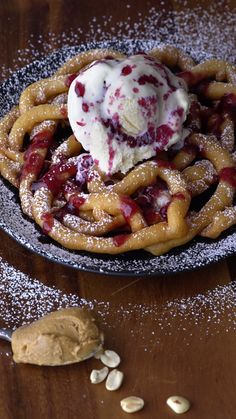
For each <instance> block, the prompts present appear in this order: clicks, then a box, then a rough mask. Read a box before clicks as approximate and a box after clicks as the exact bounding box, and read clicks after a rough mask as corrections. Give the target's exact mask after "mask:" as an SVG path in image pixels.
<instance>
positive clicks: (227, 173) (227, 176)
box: [219, 167, 236, 189]
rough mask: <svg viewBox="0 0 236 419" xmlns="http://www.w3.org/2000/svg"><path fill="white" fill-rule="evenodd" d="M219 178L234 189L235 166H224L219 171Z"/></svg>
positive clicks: (235, 179) (235, 178) (235, 184)
mask: <svg viewBox="0 0 236 419" xmlns="http://www.w3.org/2000/svg"><path fill="white" fill-rule="evenodd" d="M219 177H220V180H223V181H224V182H227V183H228V184H229V185H231V186H233V188H235V189H236V167H224V168H223V169H221V171H220V173H219Z"/></svg>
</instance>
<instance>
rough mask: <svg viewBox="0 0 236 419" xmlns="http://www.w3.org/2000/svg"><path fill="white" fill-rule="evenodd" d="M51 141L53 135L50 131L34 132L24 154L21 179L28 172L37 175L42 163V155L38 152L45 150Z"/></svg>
mask: <svg viewBox="0 0 236 419" xmlns="http://www.w3.org/2000/svg"><path fill="white" fill-rule="evenodd" d="M52 141H53V136H52V133H51V132H50V131H43V132H40V133H38V134H36V135H35V136H34V137H33V138H32V140H31V143H30V145H29V147H28V149H27V151H26V152H25V154H24V165H23V168H22V171H21V179H22V180H23V179H25V178H26V177H27V176H28V174H29V173H33V174H34V175H35V177H37V176H38V175H39V174H40V172H41V170H42V168H43V164H44V157H43V156H42V155H41V153H39V150H42V149H45V150H47V149H48V148H49V147H50V145H51V143H52Z"/></svg>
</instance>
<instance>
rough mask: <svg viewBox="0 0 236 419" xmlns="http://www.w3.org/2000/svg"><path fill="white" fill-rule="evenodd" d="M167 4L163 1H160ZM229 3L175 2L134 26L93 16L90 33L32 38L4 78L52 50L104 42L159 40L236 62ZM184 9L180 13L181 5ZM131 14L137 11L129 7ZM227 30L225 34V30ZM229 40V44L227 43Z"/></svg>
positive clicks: (193, 52)
mask: <svg viewBox="0 0 236 419" xmlns="http://www.w3.org/2000/svg"><path fill="white" fill-rule="evenodd" d="M160 3H163V2H160ZM225 3H226V2H225V1H218V2H212V4H210V5H209V6H208V7H207V8H205V9H203V8H202V7H201V6H200V5H199V6H195V7H193V6H192V7H191V9H190V8H189V6H188V2H182V1H180V0H175V1H174V5H175V8H176V10H174V11H168V10H165V5H164V3H163V4H162V11H160V10H158V11H157V10H156V8H155V7H151V8H150V10H149V13H148V14H147V16H143V15H142V14H141V13H138V15H137V18H136V21H134V22H133V19H132V22H133V23H131V17H129V16H128V18H127V19H126V21H116V22H115V23H114V19H113V16H105V15H104V16H103V17H102V18H101V19H99V21H98V19H97V18H96V17H91V21H90V22H89V24H88V26H87V30H86V31H83V29H82V28H81V27H79V26H78V27H77V30H76V31H75V30H74V29H70V28H68V30H67V31H64V32H62V33H60V35H57V34H55V33H53V32H50V33H49V34H48V40H45V37H43V36H42V35H40V34H39V35H37V37H36V36H34V35H33V34H32V35H31V36H30V37H29V40H28V45H27V47H26V48H25V49H20V50H18V51H17V54H16V58H15V59H14V61H13V64H12V67H11V69H9V68H7V67H6V66H5V65H4V63H3V65H2V74H1V78H2V79H4V78H6V77H8V76H9V74H11V72H12V71H14V70H16V69H18V68H20V67H22V66H24V65H26V64H28V63H29V62H31V61H32V59H34V60H37V59H42V58H43V57H45V55H48V54H49V53H51V52H52V51H55V50H56V49H58V48H61V47H63V46H64V47H68V46H73V45H81V43H82V42H83V43H85V44H86V43H91V40H93V41H94V42H95V43H97V42H102V44H103V47H106V41H108V42H116V41H117V40H122V41H124V40H125V41H128V42H130V40H131V39H135V38H137V34H139V39H145V40H147V39H150V40H155V41H156V43H157V44H160V43H170V44H173V45H175V46H176V47H180V48H182V49H185V50H186V51H188V52H189V53H190V54H191V55H192V56H193V57H194V58H196V59H197V60H201V59H202V58H206V55H211V56H212V55H213V56H215V57H218V58H222V59H228V60H230V61H232V62H234V61H235V36H233V34H234V33H235V32H234V29H235V23H236V16H235V13H233V12H232V11H231V10H230V8H229V6H228V5H227V4H225ZM179 5H180V9H181V10H178V6H179ZM126 7H127V8H128V10H130V14H133V10H132V8H131V7H130V5H129V4H127V5H126ZM222 28H224V31H222ZM226 39H227V42H226V41H225V40H226Z"/></svg>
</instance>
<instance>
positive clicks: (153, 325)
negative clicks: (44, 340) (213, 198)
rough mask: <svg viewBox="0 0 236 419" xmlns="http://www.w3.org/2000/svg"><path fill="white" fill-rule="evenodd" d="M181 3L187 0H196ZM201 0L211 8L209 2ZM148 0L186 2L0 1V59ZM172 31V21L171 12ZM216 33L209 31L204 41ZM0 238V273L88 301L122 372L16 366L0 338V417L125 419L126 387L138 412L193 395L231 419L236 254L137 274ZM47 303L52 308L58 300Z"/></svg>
mask: <svg viewBox="0 0 236 419" xmlns="http://www.w3.org/2000/svg"><path fill="white" fill-rule="evenodd" d="M185 3H186V2H185ZM187 3H188V6H189V7H192V6H194V4H195V2H190V1H189V2H187ZM200 3H201V5H202V6H203V7H209V5H210V3H211V2H208V4H207V5H206V3H205V2H200ZM221 3H222V4H227V6H228V7H231V8H232V10H233V8H234V6H235V2H234V1H232V2H221ZM127 4H128V5H129V6H130V7H127ZM152 6H155V7H156V8H157V9H158V8H159V9H160V11H161V12H162V13H164V12H163V9H164V10H182V9H181V8H183V4H182V2H177V1H173V2H167V1H164V2H156V1H155V0H153V1H146V2H144V1H143V0H136V1H134V0H133V1H131V0H130V1H129V2H128V3H127V2H126V1H124V0H122V1H120V2H117V1H113V0H109V1H108V0H100V1H99V2H96V1H95V0H87V1H85V0H80V1H76V0H71V1H65V0H51V1H45V0H11V1H8V2H6V1H1V2H0V28H1V31H0V60H1V63H2V65H4V67H10V68H13V65H14V60H15V58H16V56H17V54H18V49H23V48H25V47H26V46H27V45H28V40H29V39H30V37H31V36H32V34H33V36H35V37H37V36H42V40H43V42H51V48H52V49H53V48H54V47H55V48H56V47H57V44H56V43H55V45H54V40H53V39H51V40H50V33H52V32H53V33H55V34H58V35H59V34H61V33H62V32H63V31H66V30H67V28H68V27H70V28H72V29H74V30H75V31H76V28H77V27H78V26H80V27H81V28H82V29H83V31H84V34H85V33H86V31H87V30H88V25H89V22H91V17H92V16H96V18H97V21H98V22H99V21H100V20H101V19H103V16H104V15H107V16H109V15H112V16H113V18H112V20H111V22H110V23H109V25H110V27H111V28H112V25H113V24H114V22H116V21H122V20H123V21H124V20H125V19H128V18H129V17H130V16H131V20H133V21H136V20H137V19H138V16H139V13H141V14H142V15H143V16H145V15H147V14H148V12H149V10H150V8H151V7H152ZM159 23H160V22H157V24H159ZM173 30H178V28H177V26H176V24H175V21H174V20H173ZM81 36H83V35H81ZM213 36H214V34H209V42H210V39H212V37H213ZM234 36H235V35H234ZM38 47H39V48H40V45H39V46H38ZM29 54H30V51H29ZM33 58H34V57H32V59H33ZM0 240H1V246H0V261H1V262H2V264H1V269H2V272H1V275H2V277H3V274H4V272H3V270H4V269H5V268H4V267H6V266H7V267H11V268H12V270H11V271H9V272H10V274H9V275H11V278H9V279H10V280H11V281H12V283H13V284H14V281H16V276H17V272H21V274H22V275H23V276H24V275H25V276H26V275H28V276H29V278H31V281H32V283H35V282H36V281H38V282H39V283H40V284H42V286H45V287H46V286H48V287H50V289H51V290H52V289H55V290H58V292H60V293H61V294H63V295H67V296H68V295H73V296H75V297H77V298H78V299H82V298H83V299H85V300H86V301H87V302H90V303H93V305H94V310H95V312H96V314H97V316H98V318H99V321H100V324H101V328H102V329H103V330H104V333H105V337H106V346H107V347H108V348H112V349H114V350H116V351H117V352H118V353H119V354H120V356H121V358H122V363H121V366H120V369H121V370H122V371H123V372H124V373H125V380H124V384H123V386H122V387H121V389H120V390H118V391H117V392H108V391H106V390H105V388H104V385H103V384H101V385H97V386H95V385H91V384H90V382H89V374H90V371H91V370H92V368H94V367H96V368H97V367H99V365H100V364H99V361H97V360H95V359H93V360H88V361H86V362H83V363H81V364H77V365H72V366H67V367H58V368H46V367H35V366H31V365H16V364H14V362H13V361H12V358H11V352H10V348H9V344H7V343H6V342H0V356H1V362H0V377H1V378H0V419H32V418H33V419H39V418H45V419H47V418H48V419H49V418H54V419H64V418H69V419H76V418H82V419H119V418H125V417H128V415H127V414H125V413H123V412H122V411H121V409H120V405H119V401H120V400H121V399H122V398H123V397H126V396H128V395H131V394H134V395H139V396H141V397H143V398H144V400H145V402H146V405H145V408H144V409H143V411H142V412H140V413H137V414H136V415H134V417H137V418H139V417H140V418H147V419H157V418H162V419H168V418H172V417H174V416H175V415H174V414H173V413H172V412H171V411H170V410H169V409H168V407H167V406H166V404H165V401H166V399H167V397H168V396H170V395H173V394H180V395H184V396H186V397H187V398H189V400H191V403H192V408H191V410H190V411H189V412H188V413H187V414H186V418H187V417H188V418H191V419H210V418H212V419H234V418H235V416H236V402H235V385H236V339H235V336H236V334H235V304H233V302H234V299H233V293H234V291H235V289H234V287H235V284H234V283H232V280H234V278H235V274H236V263H235V262H236V259H235V257H232V258H230V259H229V260H228V261H222V262H221V263H218V264H214V265H212V266H209V267H205V268H203V269H200V270H196V271H194V272H188V273H183V274H176V275H173V276H165V277H161V278H157V277H152V278H145V277H144V276H142V277H140V278H136V279H134V278H132V277H111V276H104V275H95V274H88V273H85V272H79V271H77V270H74V269H71V268H69V267H66V266H62V265H59V264H54V263H52V262H50V261H48V260H46V259H43V258H42V257H40V256H38V255H35V254H33V253H31V252H29V251H28V250H27V249H25V248H23V247H22V246H21V245H19V244H18V243H16V242H15V241H14V240H13V239H11V238H9V237H8V236H7V235H6V233H4V232H0ZM13 286H14V285H13ZM53 287H54V288H53ZM223 290H225V291H226V292H225V295H226V301H225V299H224V293H223ZM3 294H4V290H3V289H2V288H1V279H0V295H3ZM51 295H53V294H51ZM221 297H222V302H221V301H220V299H221ZM22 298H23V297H21V301H22ZM227 298H230V300H228V303H227ZM0 301H1V299H0ZM4 304H5V305H6V307H4V310H5V311H7V310H8V311H9V312H11V311H12V310H13V309H14V310H17V315H16V318H15V322H14V319H13V323H14V326H15V327H16V326H19V325H20V324H21V323H22V322H24V321H26V320H27V321H29V320H30V319H31V317H32V319H34V317H35V313H31V312H30V310H29V314H28V317H27V319H26V317H24V316H25V315H23V314H21V307H15V306H14V307H13V302H12V300H11V298H10V295H9V297H7V296H6V299H5V300H4ZM46 304H47V305H46V308H47V309H48V310H53V309H56V308H57V304H58V301H57V300H56V299H55V300H52V301H48V302H46ZM25 305H27V298H26V300H25ZM22 308H23V307H22ZM30 308H32V307H30ZM0 309H1V307H0ZM23 312H24V313H25V310H22V313H23ZM5 325H6V321H4V319H0V326H2V327H4V326H5Z"/></svg>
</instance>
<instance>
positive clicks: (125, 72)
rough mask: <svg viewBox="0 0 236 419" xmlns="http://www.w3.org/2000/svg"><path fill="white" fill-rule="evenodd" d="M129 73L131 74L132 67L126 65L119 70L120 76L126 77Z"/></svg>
mask: <svg viewBox="0 0 236 419" xmlns="http://www.w3.org/2000/svg"><path fill="white" fill-rule="evenodd" d="M130 73H132V67H131V66H130V65H126V66H125V67H123V68H122V70H121V75H122V76H128V75H129V74H130Z"/></svg>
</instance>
